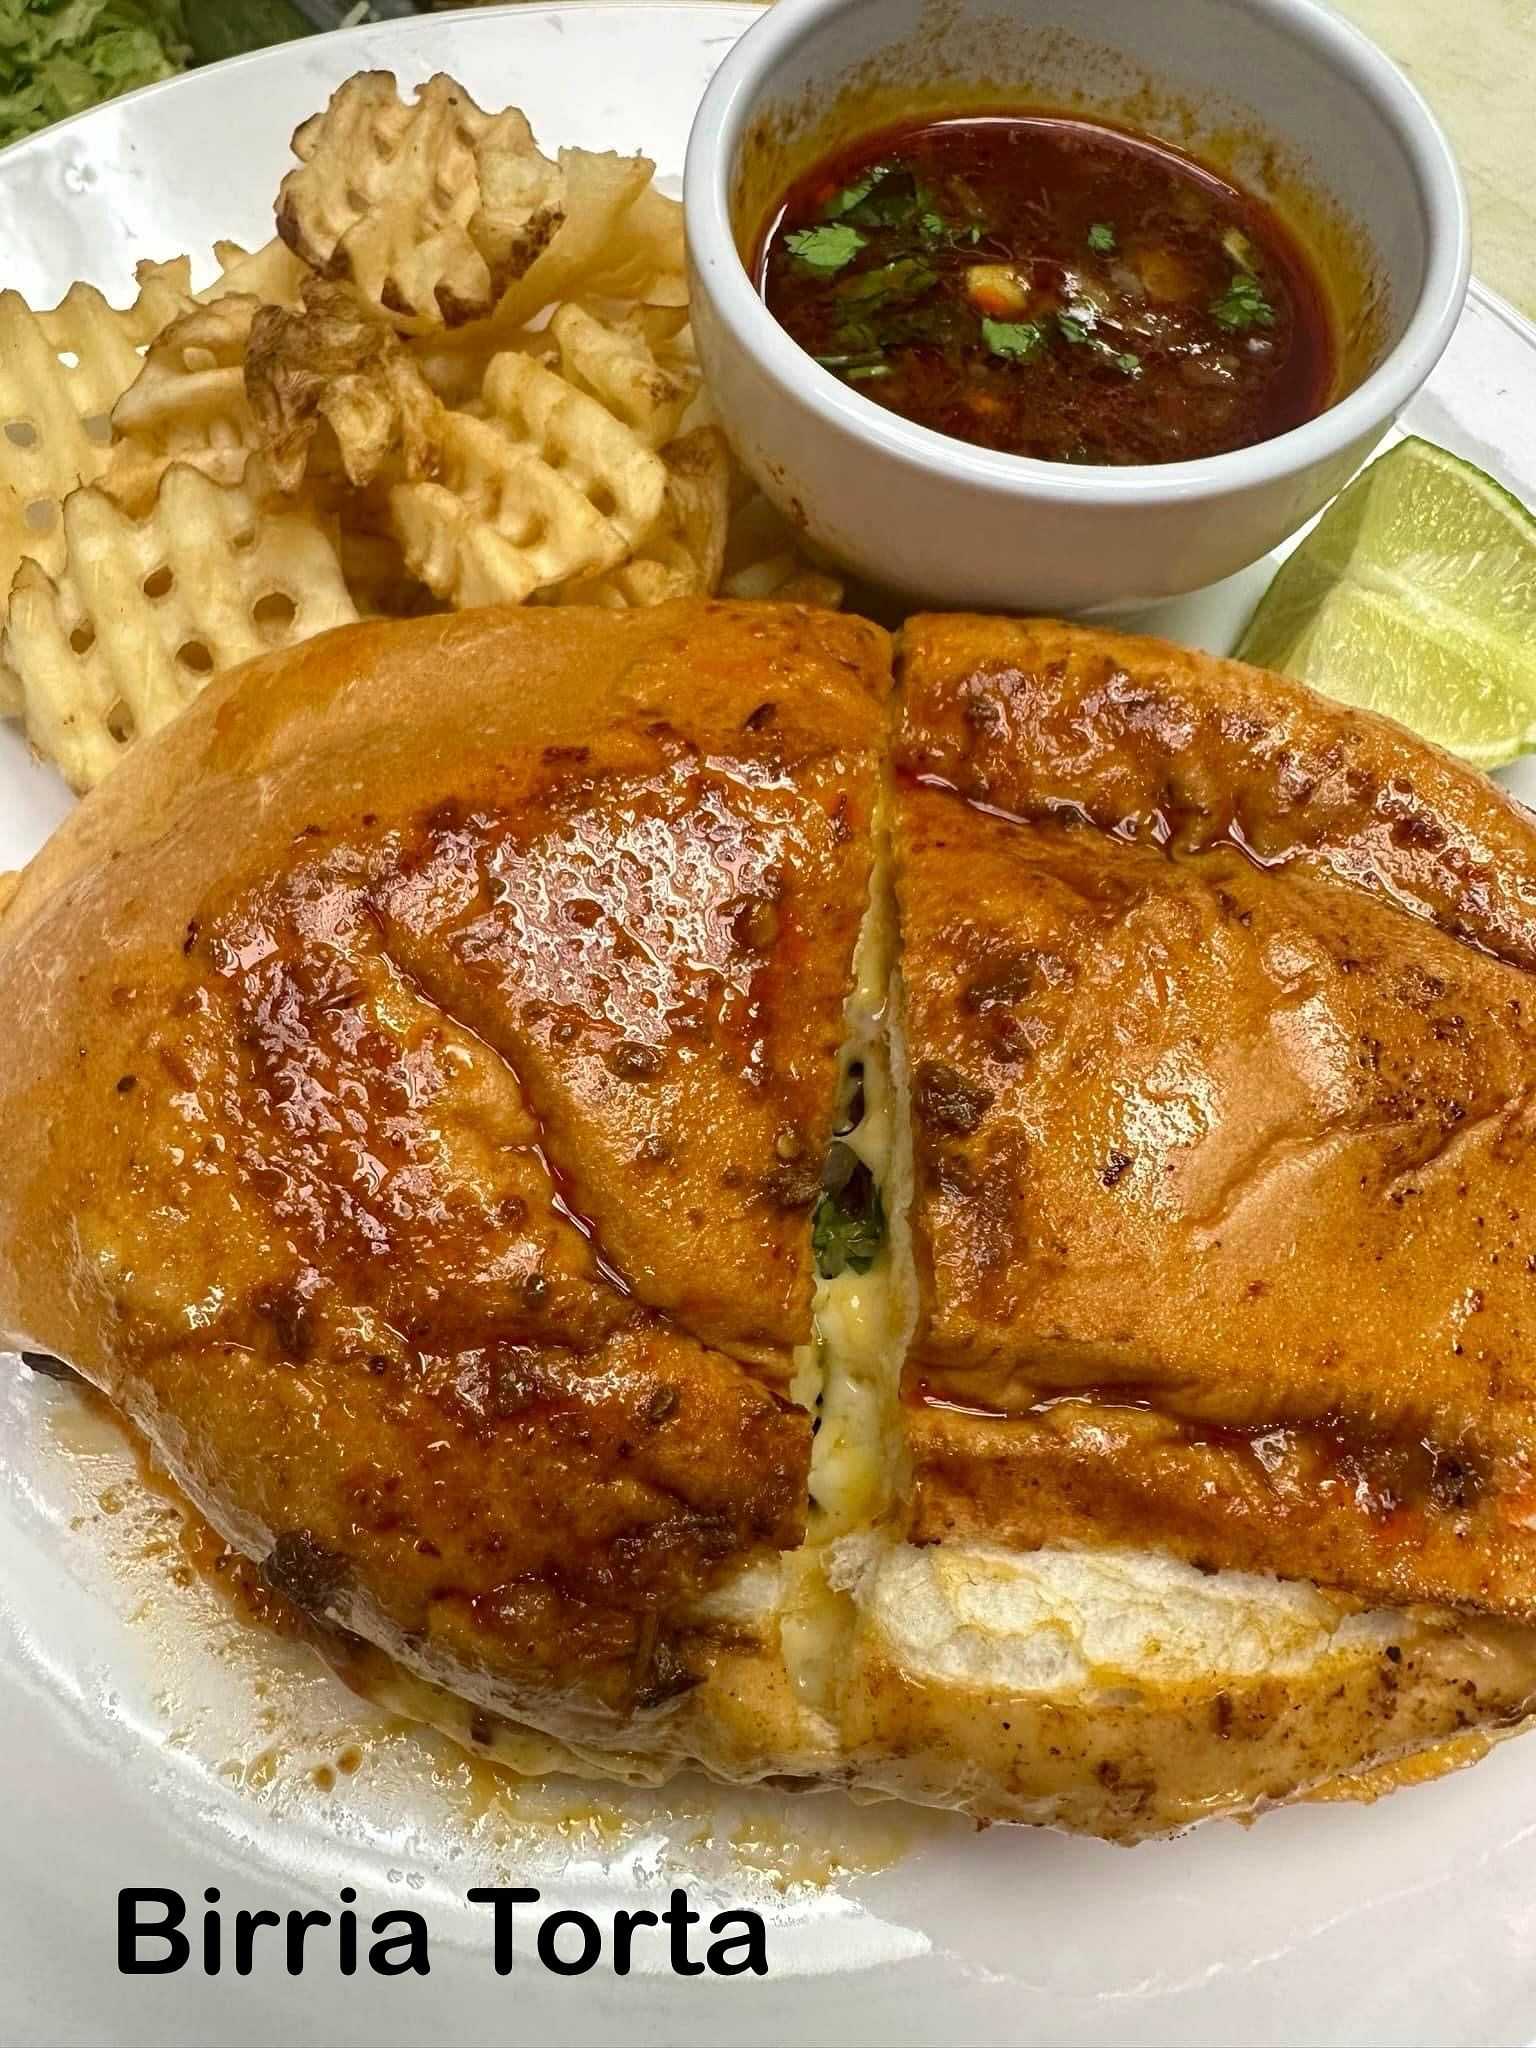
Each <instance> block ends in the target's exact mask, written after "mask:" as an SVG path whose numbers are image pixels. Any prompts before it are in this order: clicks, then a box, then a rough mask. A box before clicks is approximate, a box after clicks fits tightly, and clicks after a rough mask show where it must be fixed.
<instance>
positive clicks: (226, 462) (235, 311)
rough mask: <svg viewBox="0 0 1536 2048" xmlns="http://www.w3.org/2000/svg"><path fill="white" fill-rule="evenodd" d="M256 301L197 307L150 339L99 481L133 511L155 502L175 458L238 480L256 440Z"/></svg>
mask: <svg viewBox="0 0 1536 2048" xmlns="http://www.w3.org/2000/svg"><path fill="white" fill-rule="evenodd" d="M258 309H259V302H258V301H257V300H256V299H254V298H250V297H247V296H246V295H245V294H243V293H231V294H230V295H229V296H227V297H225V298H220V299H214V300H212V301H211V302H210V303H209V304H208V305H205V306H194V308H193V309H192V311H191V312H190V313H183V314H182V315H181V317H180V318H179V319H176V320H173V321H172V322H171V324H170V326H169V327H167V328H166V329H165V330H164V332H163V333H161V334H160V335H158V336H157V337H156V339H155V340H154V341H153V342H152V343H151V344H150V347H149V349H148V351H147V353H146V354H145V357H144V362H143V367H142V368H141V369H140V371H139V374H138V376H137V377H136V378H135V379H134V381H133V383H132V384H130V385H129V387H128V389H127V390H126V391H125V392H124V393H123V395H122V397H121V398H120V399H119V400H118V401H117V404H116V405H115V406H114V407H113V409H112V433H113V444H112V447H111V449H110V451H109V453H108V456H107V461H106V464H105V467H104V468H103V470H102V472H101V478H100V481H101V485H102V488H103V489H104V490H106V491H110V492H111V494H112V496H113V497H114V498H116V499H117V500H118V501H119V502H120V503H121V504H123V505H125V506H127V507H128V509H129V510H130V511H134V512H142V511H143V510H145V509H146V508H147V507H148V506H149V505H150V504H151V503H152V502H153V500H154V496H155V492H156V490H157V489H158V488H159V484H160V479H161V477H162V476H164V474H165V472H166V471H167V469H169V468H170V466H171V464H172V463H173V462H185V463H190V464H191V465H192V467H193V468H194V469H200V470H201V471H202V472H203V474H204V475H205V476H208V477H211V478H212V479H213V480H214V482H215V483H224V484H237V483H239V481H240V479H241V477H242V476H243V475H244V474H245V465H246V462H247V460H248V459H249V457H250V452H251V448H252V446H253V445H254V442H255V423H254V421H253V420H252V418H251V409H250V407H249V405H248V404H247V403H246V396H245V351H246V343H247V338H248V336H249V334H250V331H251V322H252V320H253V319H254V318H255V316H256V314H257V311H258Z"/></svg>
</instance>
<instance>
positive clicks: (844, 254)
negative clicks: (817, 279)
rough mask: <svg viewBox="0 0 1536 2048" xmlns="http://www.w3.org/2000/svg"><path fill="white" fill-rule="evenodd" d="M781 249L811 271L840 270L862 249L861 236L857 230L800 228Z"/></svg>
mask: <svg viewBox="0 0 1536 2048" xmlns="http://www.w3.org/2000/svg"><path fill="white" fill-rule="evenodd" d="M784 246H785V248H786V249H787V250H788V251H789V253H790V254H791V256H793V257H794V258H795V260H796V262H798V263H806V264H809V265H810V267H811V269H812V270H825V271H833V270H842V269H844V268H845V267H846V266H847V265H848V264H850V263H851V262H852V261H853V259H854V257H855V256H857V255H858V253H859V251H860V250H861V249H862V248H863V247H864V237H863V236H862V235H861V234H860V233H859V231H858V229H857V228H850V227H835V226H829V227H820V228H801V229H800V231H799V233H798V234H793V235H786V236H785V237H784Z"/></svg>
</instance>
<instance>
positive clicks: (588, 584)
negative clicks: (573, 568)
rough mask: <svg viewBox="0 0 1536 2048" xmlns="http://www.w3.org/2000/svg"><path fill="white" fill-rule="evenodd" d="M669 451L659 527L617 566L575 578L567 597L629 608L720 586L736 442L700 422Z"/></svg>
mask: <svg viewBox="0 0 1536 2048" xmlns="http://www.w3.org/2000/svg"><path fill="white" fill-rule="evenodd" d="M661 454H662V460H663V461H664V462H665V463H666V466H667V497H666V506H665V509H664V510H663V513H662V516H661V519H660V521H659V523H658V525H657V528H656V531H655V532H654V533H652V534H650V535H648V536H647V538H646V539H645V540H644V541H643V542H642V543H641V545H640V547H639V549H638V550H637V551H636V553H635V554H634V556H633V557H632V558H631V559H630V560H629V561H627V562H624V563H622V564H621V565H620V566H619V567H618V568H617V569H613V570H610V571H609V572H608V574H607V575H605V576H597V577H592V578H589V579H587V580H586V581H584V582H580V583H573V584H569V585H567V586H566V587H565V588H564V589H563V590H562V591H561V592H560V597H559V602H560V603H562V604H600V605H606V606H608V607H610V608H611V609H614V610H622V609H624V608H625V607H628V606H638V605H651V604H665V603H666V601H667V600H668V598H673V597H708V596H710V595H711V594H712V593H713V592H714V590H715V589H716V587H717V586H718V584H719V581H720V571H721V568H722V566H723V564H724V561H725V539H726V528H727V525H728V522H729V520H730V514H731V455H730V449H729V448H728V446H727V444H726V439H725V436H724V435H723V434H722V433H721V432H720V429H719V428H718V427H696V428H695V429H694V430H693V431H692V433H688V434H683V435H681V436H680V437H679V438H678V439H677V440H676V441H674V442H672V443H671V445H670V446H669V447H666V448H664V449H663V450H662V451H661Z"/></svg>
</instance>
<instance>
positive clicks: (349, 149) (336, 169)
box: [277, 71, 565, 333]
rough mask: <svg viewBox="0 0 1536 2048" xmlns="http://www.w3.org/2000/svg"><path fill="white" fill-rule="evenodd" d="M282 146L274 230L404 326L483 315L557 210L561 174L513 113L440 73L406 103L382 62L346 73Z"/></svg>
mask: <svg viewBox="0 0 1536 2048" xmlns="http://www.w3.org/2000/svg"><path fill="white" fill-rule="evenodd" d="M293 148H294V154H295V155H296V156H297V157H299V159H300V163H299V167H298V169H297V170H293V171H290V172H289V173H288V175H287V177H286V178H284V180H283V183H282V188H281V191H280V192H279V195H278V208H277V226H278V233H279V234H280V235H281V236H282V238H283V240H284V241H285V242H286V243H287V244H288V246H289V247H290V248H291V249H293V250H294V251H295V252H296V254H298V255H299V256H301V257H302V258H303V259H304V261H305V262H306V263H308V264H309V265H311V267H312V268H313V269H315V270H318V271H320V272H321V273H322V274H323V275H325V276H328V277H349V278H351V280H352V281H353V283H355V284H356V285H357V287H358V289H359V290H360V291H361V292H362V294H363V296H364V297H365V298H366V299H367V300H368V301H369V302H370V303H371V304H372V305H374V306H376V307H378V308H379V309H380V310H381V311H384V312H387V313H388V314H389V315H390V317H391V318H392V319H393V320H394V321H395V323H396V325H397V326H399V327H401V328H403V329H407V330H409V331H414V332H418V333H419V332H425V331H429V330H430V329H432V328H437V327H445V326H447V327H453V326H457V325H459V324H460V323H461V322H463V321H466V320H473V319H476V318H478V317H481V316H483V315H485V314H487V313H489V312H490V310H491V308H492V307H493V306H494V305H495V304H496V301H497V299H498V298H499V297H500V295H501V293H502V291H503V289H504V288H505V287H506V285H508V284H509V283H510V282H512V280H514V279H515V278H518V277H520V276H522V274H523V272H524V271H526V270H527V269H528V267H529V265H530V264H532V263H533V262H534V260H535V259H536V258H537V257H538V255H539V253H540V251H541V250H542V249H543V248H544V247H545V245H546V244H547V243H548V242H549V240H550V238H551V237H552V236H553V235H554V234H555V233H556V230H557V229H558V228H559V227H560V225H561V222H562V220H563V219H564V197H563V193H564V183H565V180H564V178H563V176H562V174H561V172H560V170H559V168H558V167H557V166H556V165H555V164H552V163H551V162H550V161H549V159H548V158H547V157H545V156H543V155H541V154H540V152H539V149H538V146H537V145H536V143H535V142H534V139H533V131H532V129H530V127H529V126H528V123H527V121H526V120H525V119H524V117H523V115H522V114H521V113H519V112H518V111H517V109H516V108H515V107H513V108H509V109H508V110H507V111H506V112H505V113H502V114H494V115H492V114H487V113H485V112H484V111H483V109H482V108H480V107H478V106H476V104H475V102H474V101H473V100H472V99H471V98H470V96H469V94H468V93H467V92H466V91H465V90H464V88H463V86H461V85H459V84H458V83H457V82H456V81H455V80H453V79H451V78H448V77H445V76H443V75H442V74H441V73H439V74H438V76H436V77H435V78H430V79H428V81H427V83H426V84H425V85H424V86H423V87H422V88H421V91H420V93H419V94H418V96H417V98H416V99H415V101H414V102H412V103H410V104H407V103H406V102H405V101H403V100H402V99H401V97H400V94H399V91H398V90H397V87H396V84H395V80H394V77H393V76H392V74H391V73H389V72H387V71H366V72H362V73H360V74H359V75H358V76H357V77H355V78H350V79H348V80H347V82H346V83H345V84H344V85H342V86H340V87H339V88H338V89H337V91H336V92H335V93H333V94H332V96H331V100H330V104H329V105H328V106H327V107H326V108H325V110H324V112H323V113H320V114H316V115H315V116H314V117H313V118H312V119H310V120H308V121H306V122H305V123H304V124H303V126H302V127H301V128H300V129H299V130H298V132H297V133H296V134H295V136H294V138H293Z"/></svg>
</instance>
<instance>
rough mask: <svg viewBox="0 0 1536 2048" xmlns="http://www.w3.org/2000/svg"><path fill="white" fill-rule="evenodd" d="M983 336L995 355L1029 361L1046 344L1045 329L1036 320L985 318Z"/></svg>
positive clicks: (1018, 360) (1013, 360) (982, 329)
mask: <svg viewBox="0 0 1536 2048" xmlns="http://www.w3.org/2000/svg"><path fill="white" fill-rule="evenodd" d="M981 338H982V340H983V341H984V342H985V343H986V345H987V347H988V348H989V349H990V350H991V351H992V353H993V355H995V356H1002V357H1003V359H1004V360H1005V361H1007V362H1014V363H1027V362H1030V361H1032V360H1033V359H1034V357H1036V356H1037V355H1039V354H1040V352H1041V350H1042V349H1043V348H1044V347H1045V345H1046V334H1045V329H1044V328H1043V327H1042V326H1040V324H1039V322H1038V321H1035V320H983V321H982V323H981Z"/></svg>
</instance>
